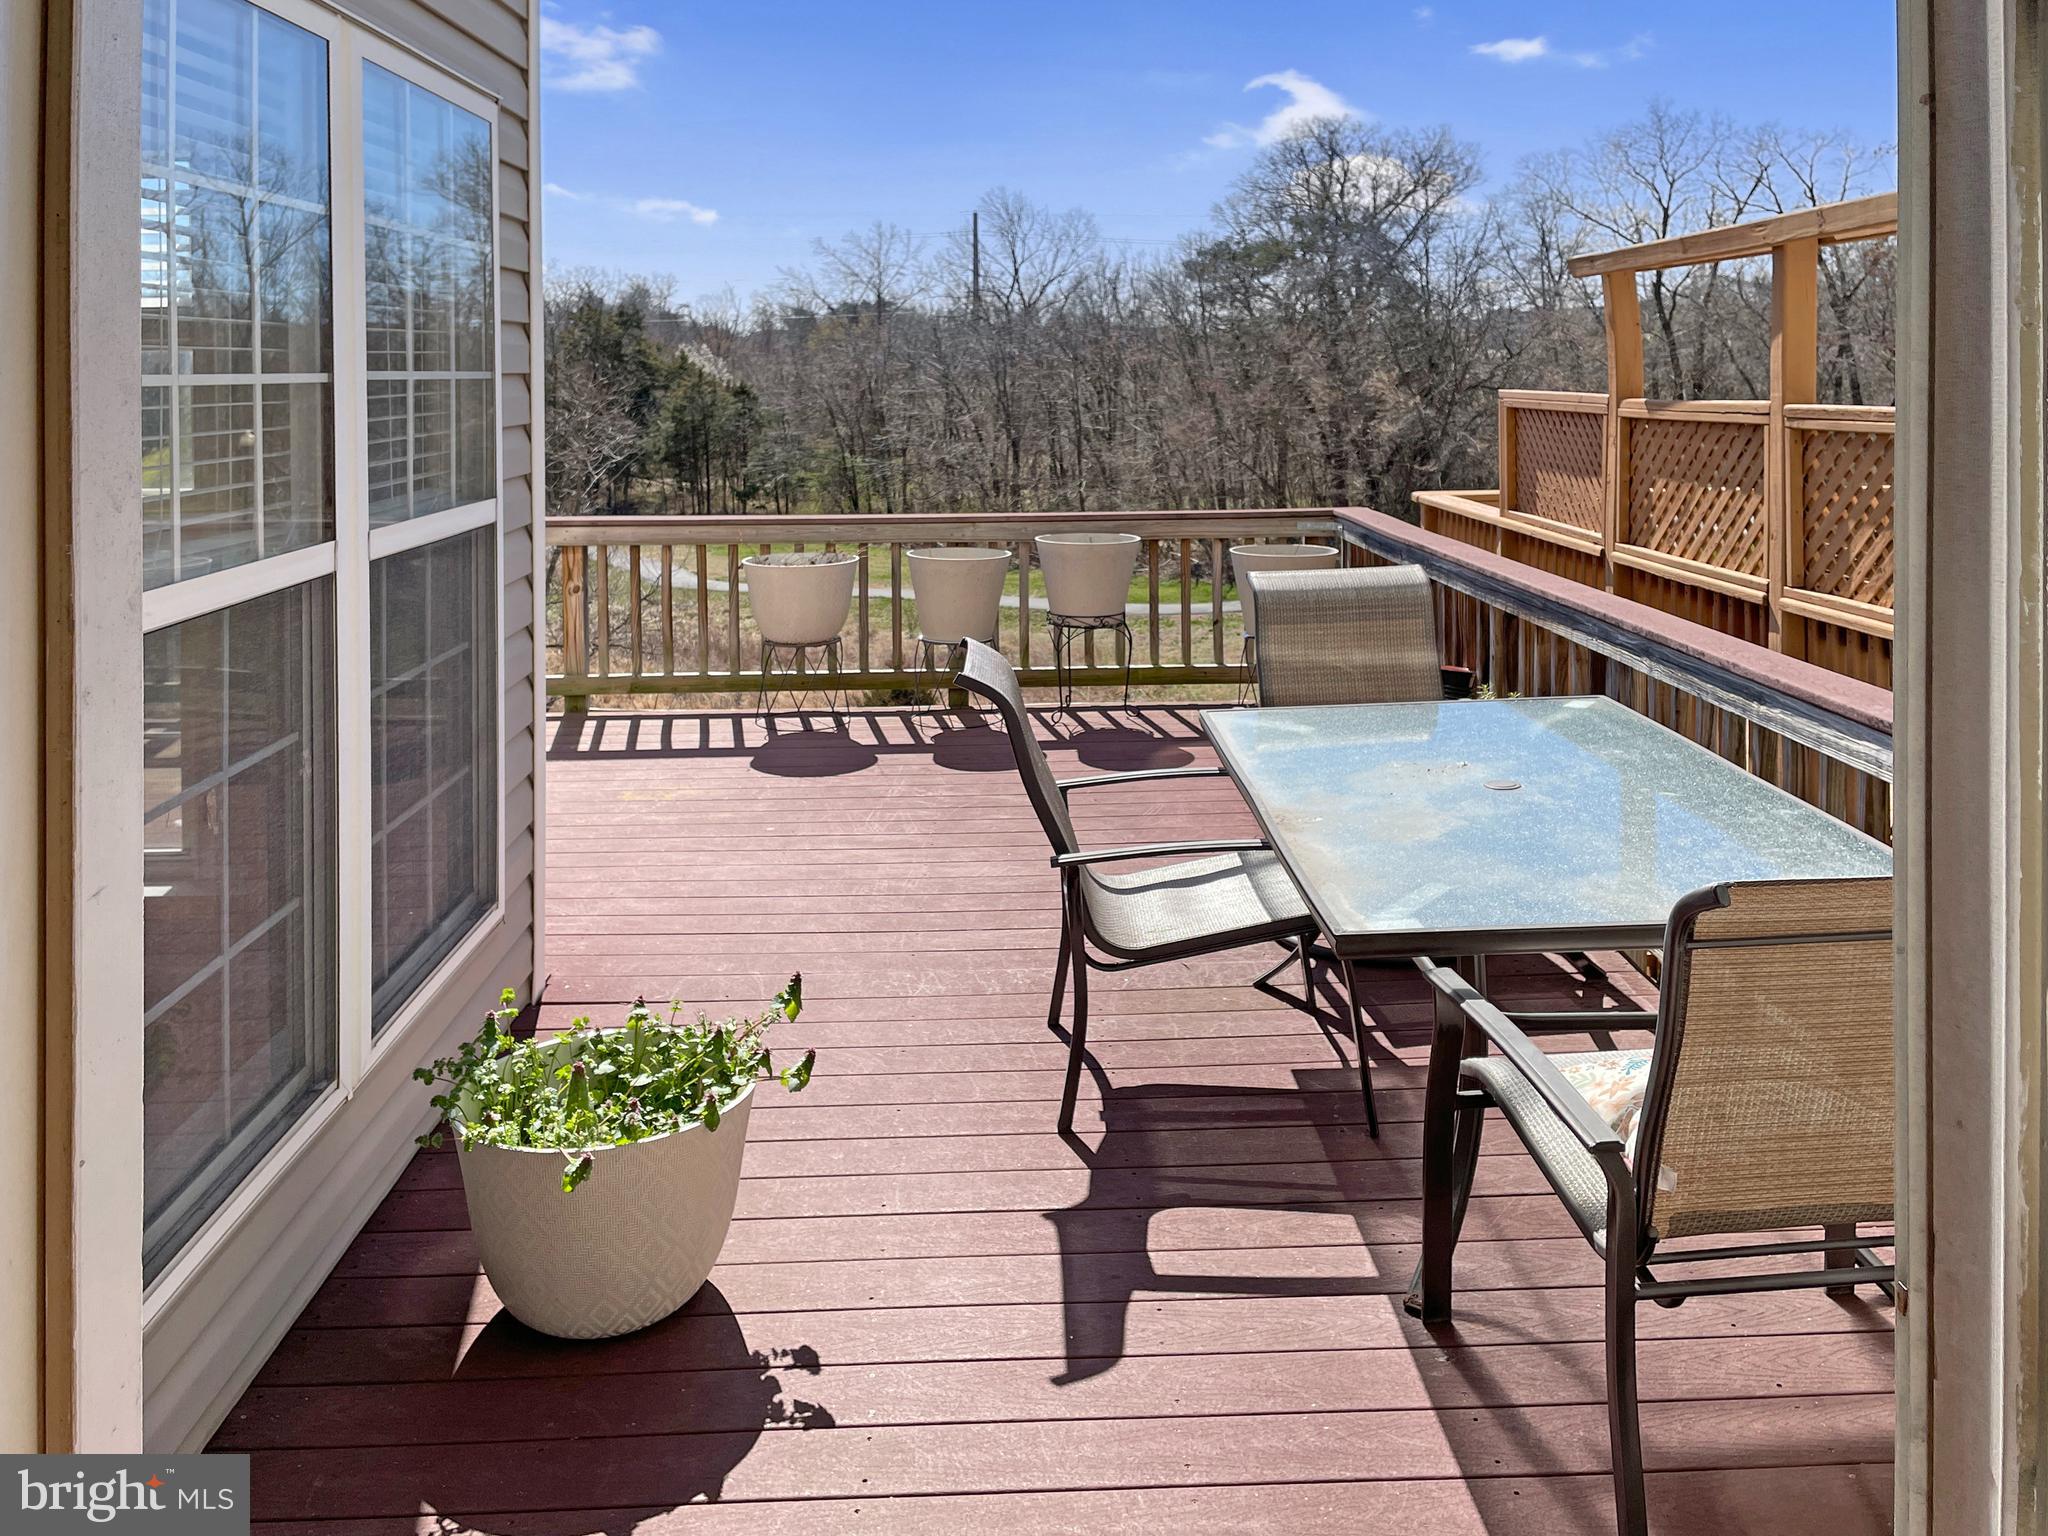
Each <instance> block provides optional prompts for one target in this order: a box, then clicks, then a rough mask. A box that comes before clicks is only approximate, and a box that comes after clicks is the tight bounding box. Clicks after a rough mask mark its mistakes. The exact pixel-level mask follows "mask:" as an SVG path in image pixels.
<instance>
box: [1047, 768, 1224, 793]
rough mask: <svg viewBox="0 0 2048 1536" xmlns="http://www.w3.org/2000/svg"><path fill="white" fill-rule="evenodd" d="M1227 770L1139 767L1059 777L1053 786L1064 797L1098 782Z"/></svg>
mask: <svg viewBox="0 0 2048 1536" xmlns="http://www.w3.org/2000/svg"><path fill="white" fill-rule="evenodd" d="M1228 774H1229V770H1228V769H1226V768H1224V767H1222V766H1221V765H1220V764H1213V763H1212V764H1211V765H1210V766H1208V767H1206V768H1140V769H1138V770H1136V771H1135V772H1132V773H1098V774H1093V775H1091V776H1090V777H1088V778H1085V779H1059V780H1056V781H1055V782H1054V784H1053V788H1055V789H1057V790H1058V791H1059V792H1060V798H1061V799H1063V800H1064V799H1065V798H1066V797H1067V796H1068V795H1069V794H1071V793H1072V792H1073V791H1074V790H1077V789H1093V788H1095V787H1096V786H1097V785H1098V784H1136V783H1138V782H1139V781H1140V780H1142V779H1213V778H1217V777H1219V776H1223V777H1227V776H1228Z"/></svg>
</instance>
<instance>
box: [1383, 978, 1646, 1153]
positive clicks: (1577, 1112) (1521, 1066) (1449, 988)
mask: <svg viewBox="0 0 2048 1536" xmlns="http://www.w3.org/2000/svg"><path fill="white" fill-rule="evenodd" d="M1418 968H1419V969H1420V970H1421V971H1422V974H1423V975H1424V976H1426V977H1428V978H1429V982H1430V985H1431V986H1433V987H1435V988H1436V989H1437V991H1439V992H1441V993H1442V994H1443V995H1444V996H1445V997H1448V998H1450V999H1451V1000H1452V1001H1453V1002H1455V1003H1456V1004H1457V1005H1458V1015H1459V1017H1460V1019H1461V1021H1462V1023H1465V1024H1470V1025H1472V1026H1473V1027H1474V1028H1475V1029H1477V1030H1478V1031H1479V1032H1480V1033H1481V1034H1482V1035H1484V1036H1485V1037H1486V1038H1487V1039H1488V1040H1490V1041H1491V1042H1492V1043H1493V1044H1494V1045H1495V1046H1496V1047H1498V1048H1499V1050H1500V1053H1501V1057H1502V1059H1503V1060H1505V1061H1506V1062H1507V1063H1508V1065H1509V1066H1511V1067H1513V1068H1514V1069H1515V1071H1516V1072H1517V1073H1518V1074H1520V1076H1521V1077H1522V1079H1523V1080H1524V1081H1525V1082H1527V1083H1528V1084H1529V1086H1530V1087H1531V1088H1534V1089H1535V1090H1536V1092H1537V1094H1538V1096H1539V1097H1541V1098H1542V1100H1543V1102H1544V1103H1545V1104H1547V1105H1549V1106H1550V1110H1551V1112H1552V1113H1553V1114H1555V1115H1556V1116H1557V1118H1558V1119H1559V1120H1560V1121H1561V1122H1562V1123H1563V1125H1564V1128H1565V1129H1566V1130H1567V1131H1570V1132H1571V1134H1572V1137H1573V1139H1574V1140H1576V1141H1577V1142H1578V1144H1579V1145H1580V1146H1582V1147H1584V1148H1585V1149H1586V1150H1587V1151H1588V1152H1594V1153H1599V1152H1611V1153H1615V1154H1619V1153H1621V1152H1622V1151H1623V1150H1624V1148H1625V1146H1626V1143H1624V1142H1623V1141H1622V1139H1621V1137H1619V1136H1618V1135H1616V1134H1615V1131H1614V1127H1613V1126H1611V1125H1609V1124H1608V1123H1607V1122H1606V1121H1605V1120H1602V1119H1601V1118H1600V1117H1599V1116H1598V1115H1596V1114H1594V1113H1593V1107H1592V1106H1591V1105H1590V1104H1588V1103H1587V1102H1586V1100H1585V1097H1584V1095H1582V1094H1581V1093H1580V1092H1579V1091H1578V1090H1577V1089H1576V1088H1574V1087H1572V1085H1571V1084H1570V1083H1568V1082H1566V1081H1565V1076H1564V1074H1563V1073H1562V1072H1560V1071H1558V1070H1557V1068H1556V1067H1555V1066H1554V1065H1552V1063H1551V1060H1550V1058H1549V1057H1548V1056H1546V1055H1544V1054H1543V1052H1541V1051H1540V1050H1538V1049H1537V1048H1536V1044H1535V1042H1534V1041H1532V1040H1531V1039H1530V1038H1529V1037H1528V1036H1527V1035H1525V1034H1523V1033H1522V1031H1521V1030H1520V1029H1518V1028H1516V1027H1515V1024H1514V1021H1513V1020H1511V1019H1510V1018H1509V1017H1508V1016H1507V1015H1506V1014H1504V1013H1502V1012H1501V1011H1500V1010H1499V1009H1498V1008H1496V1007H1494V1006H1493V1004H1492V1003H1489V1002H1488V1001H1487V1000H1486V999H1485V998H1483V997H1481V996H1480V995H1479V994H1478V993H1477V992H1476V991H1474V990H1473V988H1472V985H1471V983H1469V982H1467V981H1466V980H1465V978H1464V977H1462V976H1460V975H1459V974H1458V973H1457V972H1456V971H1454V970H1452V969H1451V968H1450V967H1449V966H1447V965H1436V964H1433V963H1430V962H1427V961H1425V962H1419V965H1418Z"/></svg>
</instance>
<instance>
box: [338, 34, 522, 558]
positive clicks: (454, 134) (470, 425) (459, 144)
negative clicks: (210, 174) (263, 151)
mask: <svg viewBox="0 0 2048 1536" xmlns="http://www.w3.org/2000/svg"><path fill="white" fill-rule="evenodd" d="M491 210H492V203H491V133H490V127H489V125H488V124H486V123H485V122H484V120H483V119H482V118H480V117H477V116H476V115H475V114H473V113H470V112H465V111H463V110H462V109H461V108H460V107H457V106H455V105H454V104H453V103H451V102H448V101H444V100H443V99H442V98H441V97H439V96H437V95H435V94H434V93H433V92H432V91H429V90H426V89H424V88H423V87H421V86H418V85H415V84H413V83H412V82H411V81H409V80H403V79H401V78H399V77H398V76H397V75H395V74H393V73H391V71H389V70H387V69H382V68H380V67H378V66H377V65H375V64H367V65H365V66H364V69H363V215H364V217H363V225H364V242H363V252H364V258H365V277H366V281H367V285H368V292H367V296H366V298H367V319H368V327H369V330H368V337H367V340H368V344H369V356H368V366H369V407H370V522H371V524H372V525H373V526H379V525H383V524H387V523H395V522H403V521H404V520H406V519H407V518H414V517H424V516H427V515H429V514H431V513H435V512H441V511H445V510H447V509H448V508H450V507H460V506H465V505H468V504H470V503H472V502H477V501H482V500H485V499H486V498H488V497H490V496H492V495H493V494H495V488H494V476H495V471H496V467H497V456H496V453H495V451H494V445H493V442H492V437H493V434H494V433H495V431H496V430H497V424H496V422H495V420H494V417H495V414H496V411H495V400H494V396H495V394H496V389H497V386H496V382H495V377H494V375H493V373H492V371H491V369H492V358H491V353H492V336H491V328H492V325H493V323H494V313H493V311H494V308H495V306H494V304H493V301H492V287H491V261H492V254H491V216H492V215H491Z"/></svg>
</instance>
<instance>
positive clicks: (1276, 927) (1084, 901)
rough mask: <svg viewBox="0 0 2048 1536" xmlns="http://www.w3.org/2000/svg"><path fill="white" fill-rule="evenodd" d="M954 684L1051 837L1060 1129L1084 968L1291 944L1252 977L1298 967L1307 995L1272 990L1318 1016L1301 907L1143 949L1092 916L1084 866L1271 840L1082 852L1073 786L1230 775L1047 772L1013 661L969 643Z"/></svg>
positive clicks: (1049, 1017)
mask: <svg viewBox="0 0 2048 1536" xmlns="http://www.w3.org/2000/svg"><path fill="white" fill-rule="evenodd" d="M957 682H958V685H959V686H960V687H961V688H964V689H966V690H967V691H968V692H970V693H973V694H976V695H978V696H979V697H981V698H983V699H986V700H987V701H988V702H989V703H991V704H992V705H994V706H995V709H996V712H997V713H998V714H999V715H1000V716H1001V717H1002V720H1003V725H1004V728H1005V729H1006V730H1007V732H1008V733H1009V736H1010V744H1011V750H1012V752H1013V753H1014V754H1015V756H1016V758H1017V767H1018V773H1019V776H1020V777H1021V778H1022V779H1023V780H1024V788H1025V792H1026V793H1027V794H1028V795H1029V796H1030V798H1031V802H1032V809H1033V810H1034V811H1036V812H1037V813H1038V818H1039V823H1040V825H1041V826H1042V827H1043V828H1044V829H1045V832H1046V837H1047V840H1048V841H1049V842H1050V843H1051V844H1052V857H1051V864H1052V868H1053V869H1054V870H1056V871H1057V872H1058V873H1059V877H1060V946H1059V954H1058V956H1057V958H1056V959H1055V961H1054V967H1053V985H1052V998H1051V1002H1050V1005H1049V1006H1048V1008H1047V1012H1046V1027H1047V1028H1048V1029H1051V1030H1052V1031H1053V1032H1054V1033H1055V1034H1057V1033H1058V1032H1059V1023H1060V1006H1061V1004H1062V1002H1064V1001H1065V1000H1066V997H1067V993H1068V990H1069V983H1070V982H1071V990H1072V993H1073V1012H1072V1024H1071V1026H1070V1028H1069V1029H1068V1032H1067V1073H1066V1081H1065V1084H1064V1086H1063V1087H1062V1089H1061V1092H1060V1115H1059V1128H1060V1130H1061V1132H1062V1133H1070V1132H1071V1131H1072V1130H1073V1122H1074V1103H1075V1099H1076V1097H1077V1095H1078V1093H1079V1091H1080V1083H1081V1070H1082V1066H1083V1063H1084V1061H1085V1059H1086V1057H1087V1053H1088V972H1089V971H1090V970H1091V969H1094V970H1098V971H1124V970H1134V969H1137V968H1138V967H1140V966H1146V965H1159V964H1163V963H1164V962H1166V961H1169V960H1185V959H1189V958H1192V957H1194V956H1197V955H1210V954H1221V953H1224V952H1226V951H1229V950H1233V949H1244V948H1247V947H1249V946H1252V945H1255V944H1265V943H1277V944H1279V945H1281V946H1282V947H1283V948H1285V949H1286V950H1287V953H1286V954H1285V955H1283V956H1282V957H1281V959H1280V960H1279V962H1278V963H1277V964H1275V965H1274V966H1272V967H1271V968H1270V969H1268V970H1267V971H1265V972H1264V973H1263V974H1261V975H1260V976H1259V977H1258V978H1256V980H1255V981H1254V982H1253V985H1254V986H1260V987H1264V986H1265V985H1266V984H1267V983H1268V982H1270V981H1271V980H1272V978H1273V977H1274V976H1276V975H1277V974H1278V973H1279V972H1280V971H1281V970H1283V969H1284V968H1286V967H1287V966H1289V965H1293V964H1296V963H1299V965H1300V966H1301V972H1302V990H1303V996H1302V998H1301V999H1300V1000H1299V1001H1297V1000H1295V999H1294V998H1292V997H1289V996H1288V995H1287V994H1286V993H1284V992H1278V991H1277V990H1276V991H1275V995H1277V996H1280V997H1282V998H1285V999H1286V1000H1287V1002H1288V1003H1289V1004H1290V1005H1292V1006H1295V1007H1298V1008H1301V1009H1302V1010H1303V1011H1304V1012H1307V1013H1311V1014H1313V1013H1315V1012H1316V1005H1315V989H1314V973H1313V970H1312V966H1311V962H1312V960H1313V958H1315V957H1316V956H1317V955H1319V954H1320V953H1322V952H1321V951H1319V950H1317V949H1316V948H1315V947H1314V946H1313V942H1312V941H1313V940H1314V939H1315V938H1316V937H1317V935H1318V934H1319V932H1320V930H1319V929H1318V928H1317V926H1316V922H1315V919H1314V918H1313V917H1310V916H1308V915H1306V913H1304V915H1303V916H1302V917H1301V918H1300V919H1299V920H1298V921H1290V922H1287V923H1278V922H1276V923H1273V924H1267V925H1262V926H1260V927H1258V928H1254V929H1245V928H1231V929H1226V930H1223V931H1221V932H1218V933H1211V934H1199V935H1192V936H1190V937H1188V938H1185V939H1179V940H1175V941H1172V942H1170V943H1163V944H1155V945H1147V946H1145V947H1143V948H1139V949H1130V948H1122V947H1119V946H1118V945H1116V944H1114V943H1112V942H1111V941H1109V940H1108V939H1106V938H1105V937H1104V936H1103V935H1102V933H1101V932H1100V931H1099V930H1098V929H1097V928H1096V926H1095V924H1094V923H1093V922H1092V920H1091V918H1090V915H1089V910H1088V898H1087V895H1086V893H1085V892H1084V890H1083V887H1082V881H1083V879H1084V878H1085V876H1086V872H1087V871H1088V870H1089V869H1091V868H1093V867H1095V866H1098V865H1103V864H1113V863H1122V862H1126V861H1130V860H1136V859H1155V858H1170V857H1173V856H1176V855H1182V854H1187V855H1199V854H1213V853H1252V852H1261V851H1270V847H1271V845H1270V844H1268V843H1266V842H1265V841H1264V840H1262V839H1259V838H1212V839H1206V840H1200V841H1194V842H1169V843H1144V844H1137V845H1133V846H1130V847H1123V848H1095V849H1085V850H1084V849H1082V848H1081V847H1079V846H1078V842H1077V841H1076V840H1075V839H1073V838H1072V837H1071V835H1070V833H1069V830H1068V829H1069V828H1070V827H1071V825H1072V823H1071V820H1070V819H1069V817H1068V815H1067V801H1068V799H1069V797H1070V796H1071V795H1072V794H1073V793H1074V791H1076V790H1081V789H1094V788H1097V787H1100V786H1103V785H1108V784H1134V783H1141V782H1144V781H1147V780H1171V779H1196V778H1218V777H1227V776H1228V775H1227V773H1226V771H1225V770H1224V769H1223V768H1221V767H1217V766H1211V767H1201V768H1145V769H1139V770H1137V771H1135V772H1131V773H1109V774H1094V775H1090V776H1088V777H1085V778H1077V779H1055V778H1053V777H1052V776H1051V773H1050V772H1049V771H1048V770H1047V768H1046V765H1045V762H1044V757H1043V754H1042V753H1041V752H1040V751H1039V748H1038V744H1037V741H1036V740H1035V739H1034V738H1033V737H1032V735H1031V722H1030V720H1029V718H1028V717H1027V716H1026V714H1025V712H1024V706H1023V699H1022V695H1021V693H1020V692H1019V691H1018V689H1017V686H1016V674H1015V673H1014V672H1013V671H1011V669H1010V666H1009V663H1008V662H1007V661H1005V660H1004V659H1003V657H1002V656H1001V655H1000V654H999V653H998V652H996V651H995V650H993V649H992V648H990V647H988V646H986V645H983V644H981V643H980V642H979V641H973V640H970V641H968V642H967V659H966V662H965V664H964V665H963V666H962V668H961V671H960V675H959V677H958V679H957ZM1347 997H1348V998H1349V1007H1350V1015H1351V1018H1350V1023H1351V1036H1352V1043H1353V1046H1354V1048H1355V1049H1356V1051H1357V1053H1358V1075H1359V1091H1360V1093H1361V1095H1362V1096H1363V1099H1364V1102H1365V1111H1366V1123H1367V1127H1368V1129H1369V1130H1370V1131H1371V1133H1372V1134H1373V1135H1374V1136H1375V1137H1376V1136H1378V1134H1379V1114H1378V1109H1377V1107H1376V1106H1375V1105H1374V1103H1373V1094H1372V1066H1371V1063H1370V1061H1369V1060H1368V1059H1367V1056H1366V1051H1365V1031H1364V1020H1363V1011H1362V1010H1361V1008H1360V1007H1359V1004H1358V1000H1357V997H1356V994H1355V993H1351V992H1350V991H1349V989H1347Z"/></svg>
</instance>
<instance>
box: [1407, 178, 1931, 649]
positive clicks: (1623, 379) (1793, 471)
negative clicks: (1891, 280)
mask: <svg viewBox="0 0 2048 1536" xmlns="http://www.w3.org/2000/svg"><path fill="white" fill-rule="evenodd" d="M1896 222H1897V199H1896V198H1895V197H1892V196H1890V195H1886V196H1884V197H1873V198H1861V199H1857V200H1856V201H1854V202H1849V203H1836V204H1832V205H1830V206H1829V207H1826V208H1816V209H1804V210H1801V211H1800V212H1798V213H1794V214H1786V215H1781V216H1779V217H1777V218H1772V219H1766V220H1762V221H1759V222H1757V223H1754V224H1747V225H1738V226H1735V227H1733V228H1729V229H1718V230H1708V231H1705V232H1703V233H1701V234H1697V235H1687V236H1682V237H1679V238H1677V239H1673V240H1663V241H1657V242H1654V243H1653V244H1650V245H1646V246H1634V247H1630V248H1628V249H1626V250H1621V251H1612V252H1607V253H1604V254H1602V255H1598V256H1588V257H1581V258H1578V259H1576V260H1574V261H1573V263H1572V271H1573V272H1574V273H1575V274H1576V275H1578V276H1582V277H1597V278H1599V279H1600V281H1601V283H1602V284H1603V292H1604V295H1605V302H1606V309H1607V317H1608V326H1607V342H1608V377H1609V389H1608V390H1607V391H1606V392H1604V393H1593V394H1581V393H1565V392H1559V391H1551V390H1502V391H1501V393H1500V399H1499V444H1500V452H1499V463H1500V487H1499V489H1498V490H1495V491H1464V492H1457V491H1445V492H1434V491H1433V492H1424V493H1422V494H1421V495H1418V496H1417V497H1416V498H1415V499H1416V501H1417V503H1418V504H1419V505H1420V507H1421V509H1422V523H1423V526H1424V527H1425V528H1429V529H1431V530H1432V531H1434V532H1439V533H1442V534H1444V535H1446V536H1447V537H1450V538H1454V539H1457V540H1459V541H1460V542H1463V543H1467V544H1474V545H1477V546H1479V547H1481V548H1485V549H1490V550H1492V551H1493V552H1494V553H1496V554H1500V555H1505V556H1506V557H1508V558H1509V559H1512V560H1519V561H1521V562H1522V563H1524V564H1528V565H1533V566H1535V567H1536V568H1537V569H1539V570H1544V571H1550V572H1553V573H1555V574H1557V575H1560V576H1565V577H1568V578H1570V579H1571V580H1573V581H1578V582H1583V583H1585V584H1587V585H1589V586H1597V587H1601V588H1604V589H1605V590H1607V591H1611V592H1615V593H1618V594H1620V595H1621V596H1624V597H1629V598H1633V599H1634V600H1636V601H1637V602H1641V603H1646V604H1648V605H1649V606H1651V607H1653V608H1660V609H1662V610H1664V611H1665V612H1667V613H1673V614H1677V615H1679V616H1680V617H1682V618H1687V619H1692V620H1694V621H1695V622H1697V623H1701V624H1706V625H1709V626H1711V627H1713V628H1715V629H1718V630H1721V631H1722V632H1724V633H1726V634H1730V635H1736V636H1739V637H1741V638H1743V639H1746V640H1752V641H1755V642H1757V643H1758V644H1761V645H1764V646H1767V647H1769V648H1770V649H1773V650H1782V651H1784V652H1786V653H1788V654H1790V655H1794V656H1802V657H1804V658H1805V659H1807V660H1809V661H1812V662H1814V663H1815V664H1816V665H1818V666H1822V667H1825V668H1827V669H1828V670H1830V671H1834V672H1839V673H1841V674H1843V675H1844V676H1847V677H1855V678H1861V679H1863V680H1864V681H1866V682H1872V683H1876V684H1879V685H1880V686H1887V687H1888V686H1890V683H1891V640H1892V428H1893V419H1892V418H1893V413H1892V408H1891V407H1890V406H1848V405H1821V404H1816V403H1814V396H1815V394H1816V393H1817V375H1816V366H1815V346H1816V290H1815V274H1816V270H1817V268H1816V263H1817V261H1818V259H1819V251H1820V247H1821V245H1823V244H1825V243H1828V242H1832V241H1839V240H1863V239H1874V238H1878V237H1881V236H1884V235H1886V234H1888V233H1890V232H1891V231H1892V230H1893V229H1894V228H1895V227H1896ZM1750 256H1755V257H1768V258H1769V259H1770V262H1771V284H1772V299H1773V302H1772V306H1771V372H1770V396H1769V398H1768V399H1764V400H1679V401H1673V400H1651V399H1645V398H1643V376H1644V374H1643V346H1642V327H1641V324H1640V321H1639V319H1638V315H1639V307H1638V299H1637V293H1636V278H1637V275H1638V274H1639V273H1641V272H1645V271H1649V270H1652V269H1654V268H1660V267H1668V266H1675V265H1684V264H1688V263H1692V262H1701V261H1720V260H1727V259H1730V258H1738V257H1750Z"/></svg>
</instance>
